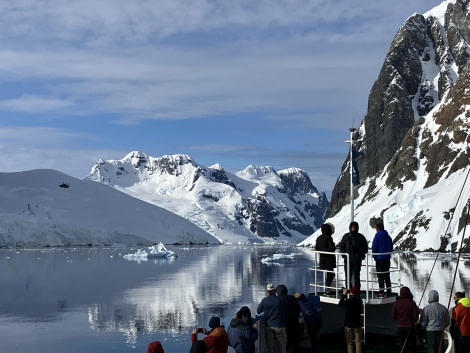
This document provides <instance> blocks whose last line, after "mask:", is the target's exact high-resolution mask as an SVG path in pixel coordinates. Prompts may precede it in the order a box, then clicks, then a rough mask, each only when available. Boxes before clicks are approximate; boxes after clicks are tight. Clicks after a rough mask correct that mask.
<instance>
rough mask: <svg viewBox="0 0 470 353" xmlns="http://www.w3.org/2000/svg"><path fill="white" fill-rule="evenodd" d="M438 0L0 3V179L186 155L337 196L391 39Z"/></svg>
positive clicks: (53, 0) (83, 172)
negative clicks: (134, 156)
mask: <svg viewBox="0 0 470 353" xmlns="http://www.w3.org/2000/svg"><path fill="white" fill-rule="evenodd" d="M440 3H441V1H439V0H432V1H431V0H413V1H409V0H395V1H393V2H392V1H377V0H339V1H328V0H256V1H253V0H230V1H228V0H227V1H222V0H221V1H214V0H194V1H182V0H159V1H152V0H141V1H138V0H135V1H129V0H99V1H96V0H85V1H63V0H45V1H38V0H17V1H5V2H0V24H1V28H2V31H0V62H1V65H0V82H1V83H0V165H1V167H0V171H4V172H12V171H23V170H30V169H37V168H52V169H56V170H59V171H62V172H64V173H67V174H70V175H72V176H75V177H78V178H83V177H85V176H86V175H87V174H88V173H89V172H90V170H91V167H92V166H93V164H94V163H95V162H96V161H97V160H98V159H99V158H102V159H105V160H109V159H121V158H122V157H124V155H126V154H127V153H128V152H130V151H133V150H139V151H142V152H144V153H146V154H147V155H150V156H152V157H160V156H162V155H165V154H176V153H184V154H188V155H190V156H191V157H192V158H193V159H194V160H195V161H196V162H198V163H200V164H202V165H206V166H210V165H212V164H215V163H219V164H221V165H222V166H223V167H224V168H225V169H226V170H228V171H238V170H241V169H244V168H245V167H246V166H248V165H250V164H253V165H258V166H265V165H270V166H273V167H274V168H275V169H278V170H279V169H284V168H289V167H299V168H302V169H304V170H305V171H307V172H308V173H309V175H310V177H311V179H312V182H313V184H314V185H315V186H317V187H318V188H319V189H320V190H324V191H326V192H327V194H328V197H329V196H330V193H331V190H332V188H333V186H334V183H335V181H336V179H337V177H338V175H339V173H340V170H341V165H342V163H343V161H344V159H345V158H346V155H347V151H348V145H347V144H346V143H345V142H344V141H345V140H347V139H348V138H349V132H348V128H349V127H351V126H352V125H353V124H354V127H358V126H359V124H360V122H361V120H362V118H363V117H364V115H365V113H366V109H367V98H368V94H369V91H370V89H371V87H372V84H373V82H374V80H375V79H376V78H377V76H378V73H379V70H380V68H381V66H382V63H383V60H384V58H385V55H386V53H387V51H388V49H389V46H390V43H391V41H392V39H393V37H394V35H395V34H396V32H397V31H398V29H399V28H400V26H401V25H402V24H403V22H404V21H405V20H406V19H407V18H408V17H409V16H411V15H412V14H413V13H415V12H417V13H424V12H426V11H428V10H430V9H431V8H432V7H434V6H437V5H438V4H440Z"/></svg>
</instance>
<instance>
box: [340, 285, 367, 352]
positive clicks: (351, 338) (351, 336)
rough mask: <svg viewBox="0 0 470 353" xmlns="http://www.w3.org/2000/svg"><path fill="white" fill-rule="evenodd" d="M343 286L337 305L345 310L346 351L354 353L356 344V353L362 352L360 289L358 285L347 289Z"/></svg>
mask: <svg viewBox="0 0 470 353" xmlns="http://www.w3.org/2000/svg"><path fill="white" fill-rule="evenodd" d="M349 293H350V296H349V298H348V297H347V295H348V290H347V289H346V288H343V295H342V296H341V299H340V300H339V303H338V305H339V307H340V308H343V309H344V310H345V312H344V335H345V337H346V344H347V347H348V353H354V346H356V353H362V316H361V315H362V299H361V296H360V294H361V289H360V288H359V286H354V287H352V288H351V290H350V291H349Z"/></svg>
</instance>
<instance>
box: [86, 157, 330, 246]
mask: <svg viewBox="0 0 470 353" xmlns="http://www.w3.org/2000/svg"><path fill="white" fill-rule="evenodd" d="M129 156H130V158H127V157H129ZM144 156H145V161H144V160H143V159H144ZM88 179H90V180H93V181H97V182H101V183H105V184H107V185H109V186H112V187H114V188H116V189H118V190H120V191H123V192H125V193H128V194H129V195H131V196H134V197H137V198H140V199H142V200H144V201H147V202H150V203H153V204H155V205H159V206H161V207H164V208H166V209H167V210H169V211H171V212H174V213H176V214H178V215H180V216H182V217H184V218H186V219H188V220H190V221H191V222H193V223H194V224H196V225H198V226H199V227H201V228H202V229H204V230H206V231H207V232H209V233H210V234H212V235H214V236H215V237H216V238H217V239H219V240H220V241H221V242H229V243H238V242H250V243H251V242H263V243H264V242H286V243H297V242H298V241H301V240H303V239H305V238H306V237H307V236H309V235H310V234H311V233H312V232H313V231H314V230H315V229H316V228H318V227H319V226H320V225H321V224H322V222H323V219H324V217H325V214H326V213H325V212H326V208H327V207H328V200H327V199H326V197H325V195H324V194H320V193H318V191H317V190H316V188H315V187H314V186H313V185H312V182H311V181H310V178H309V177H308V175H307V173H305V172H303V171H301V170H300V169H298V168H290V169H286V170H285V171H283V172H282V173H281V174H278V173H277V172H276V171H275V170H274V168H273V167H270V166H262V167H259V166H254V165H249V166H248V167H246V168H245V169H244V170H242V171H240V172H236V173H235V174H233V173H229V172H227V171H225V170H224V169H223V168H222V167H221V166H220V165H219V164H215V165H213V166H211V167H209V168H208V167H205V166H202V165H199V164H197V163H196V162H194V161H193V160H192V159H191V157H190V156H188V155H185V154H175V155H169V156H168V155H166V156H162V157H159V158H155V157H148V156H146V155H145V154H142V153H140V152H139V153H136V152H132V153H131V154H128V155H127V156H126V158H124V159H122V160H119V161H107V162H104V163H97V164H96V165H95V167H94V169H93V170H92V173H91V174H90V175H89V176H88Z"/></svg>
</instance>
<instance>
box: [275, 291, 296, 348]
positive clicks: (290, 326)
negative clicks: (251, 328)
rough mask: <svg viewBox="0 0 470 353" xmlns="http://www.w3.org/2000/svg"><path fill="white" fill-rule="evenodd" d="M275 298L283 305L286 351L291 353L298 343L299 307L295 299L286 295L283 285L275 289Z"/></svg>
mask: <svg viewBox="0 0 470 353" xmlns="http://www.w3.org/2000/svg"><path fill="white" fill-rule="evenodd" d="M276 292H277V296H278V297H279V298H280V299H281V301H282V302H283V303H284V307H285V319H286V335H287V343H286V351H287V353H290V352H293V351H294V350H295V349H296V348H297V344H298V342H299V332H300V324H299V316H300V307H299V303H298V302H297V299H296V298H295V297H294V296H293V295H290V294H288V291H287V287H286V285H284V284H280V285H278V286H277V287H276Z"/></svg>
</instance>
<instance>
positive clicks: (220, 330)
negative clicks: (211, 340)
mask: <svg viewBox="0 0 470 353" xmlns="http://www.w3.org/2000/svg"><path fill="white" fill-rule="evenodd" d="M208 336H213V337H222V336H227V332H226V331H225V329H224V328H223V327H222V326H219V327H216V328H215V329H213V330H212V331H211V332H209V334H208Z"/></svg>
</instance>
